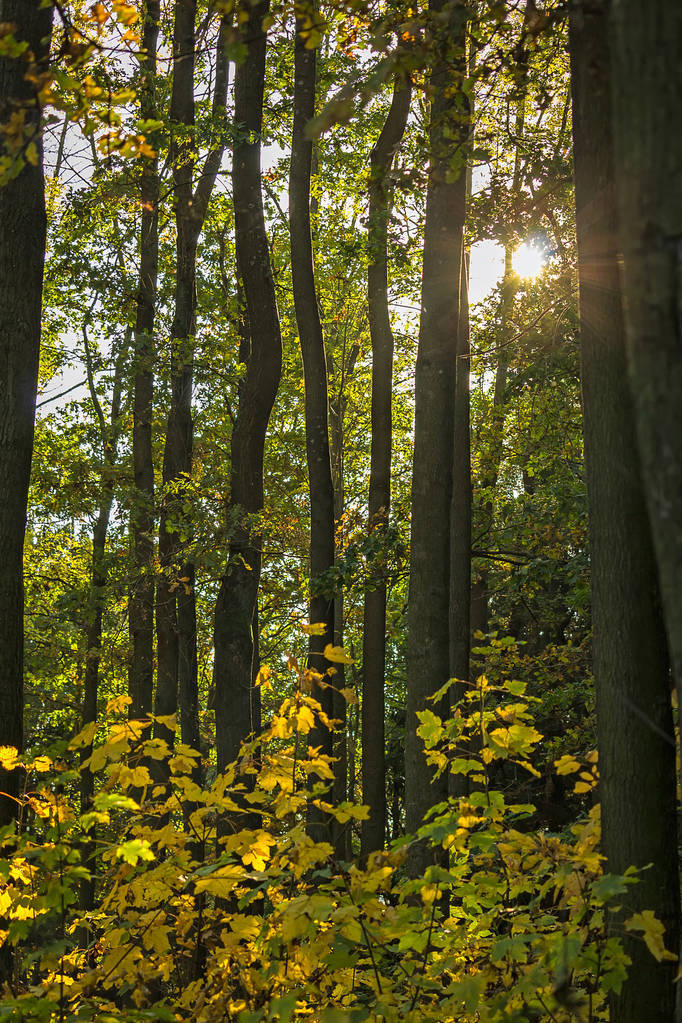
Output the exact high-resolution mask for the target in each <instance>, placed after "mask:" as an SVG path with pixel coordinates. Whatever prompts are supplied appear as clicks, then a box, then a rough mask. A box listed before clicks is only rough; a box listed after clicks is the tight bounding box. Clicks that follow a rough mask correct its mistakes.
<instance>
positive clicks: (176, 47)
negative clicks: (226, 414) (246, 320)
mask: <svg viewBox="0 0 682 1023" xmlns="http://www.w3.org/2000/svg"><path fill="white" fill-rule="evenodd" d="M195 20H196V0H176V4H175V22H174V26H173V89H172V93H171V111H170V114H171V131H172V133H173V134H172V138H171V162H172V167H173V185H174V206H175V224H176V230H177V242H176V270H175V315H174V317H173V324H172V328H171V402H170V409H169V413H168V425H167V428H166V442H165V446H164V453H163V485H164V498H163V506H162V508H161V524H160V527H159V561H160V562H161V566H162V568H163V574H162V575H161V576H160V577H159V582H158V586H157V601H156V632H157V639H158V678H157V684H156V700H155V704H154V712H155V714H157V715H171V714H174V713H175V712H176V711H177V708H178V682H179V665H180V658H181V653H180V634H179V630H178V603H179V601H180V595H181V594H182V596H184V597H188V596H189V594H188V593H187V592H186V589H185V587H186V586H187V585H188V584H187V583H186V582H184V581H183V582H181V581H180V580H185V579H186V578H187V576H186V575H185V573H184V572H183V571H182V565H181V547H182V545H183V541H184V543H186V542H187V537H186V536H182V532H181V531H182V527H183V526H185V525H186V517H185V516H184V515H183V514H182V511H181V507H182V498H183V490H184V488H183V486H182V481H183V479H184V478H186V477H187V476H188V475H189V474H190V473H191V471H192V443H193V426H192V380H193V372H194V367H193V360H194V331H195V324H196V317H195V310H196V250H197V241H198V237H199V231H198V230H197V228H196V225H195V214H194V209H193V202H192V200H193V195H192V174H193V159H194V158H193V146H194V65H195V52H194V50H195V39H194V35H195ZM191 592H192V593H193V591H191ZM183 640H184V643H185V646H186V645H187V641H188V637H187V635H184V636H183ZM190 642H191V640H190ZM182 656H183V662H184V663H185V664H186V663H187V660H188V659H189V660H190V661H191V660H192V659H193V658H196V653H194V654H193V653H192V651H191V650H188V649H183V651H182ZM154 731H155V734H156V735H158V736H160V737H162V738H164V739H166V741H167V742H168V743H169V745H172V743H173V739H174V733H173V732H172V730H171V729H167V728H165V727H164V726H161V725H158V724H157V725H156V726H155V730H154Z"/></svg>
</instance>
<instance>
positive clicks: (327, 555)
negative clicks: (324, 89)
mask: <svg viewBox="0 0 682 1023" xmlns="http://www.w3.org/2000/svg"><path fill="white" fill-rule="evenodd" d="M313 16H314V15H313ZM316 59H317V50H316V49H315V48H308V47H307V46H306V35H305V25H304V22H303V20H302V19H301V18H297V19H296V41H295V51H294V125H293V135H292V143H291V164H290V172H289V226H290V235H291V274H292V283H293V292H294V306H295V310H296V323H297V326H298V334H299V338H300V342H301V354H302V356H303V374H304V378H305V431H306V454H307V460H308V480H309V487H310V612H309V613H310V621H311V622H316V623H320V622H322V623H324V625H325V630H324V633H323V634H322V635H320V636H317V635H312V636H311V637H310V645H309V653H308V664H309V667H310V668H311V669H313V670H314V671H316V672H320V673H325V672H326V671H327V669H328V668H329V664H328V662H327V661H326V659H325V657H324V649H325V646H326V645H327V644H332V645H333V643H334V598H333V595H332V594H331V592H330V590H329V586H330V583H329V581H328V578H327V581H326V582H324V583H322V582H321V581H320V577H321V576H323V575H324V574H325V573H327V575H328V574H329V571H330V569H333V567H334V485H333V481H332V470H331V458H330V450H329V427H328V391H327V360H326V353H325V346H324V337H323V334H322V323H321V320H320V311H319V307H318V300H317V290H316V287H315V272H314V265H313V246H312V234H311V229H310V174H311V162H312V150H313V144H312V141H311V140H310V139H308V138H306V134H305V127H306V124H307V123H308V122H309V121H311V120H312V118H313V117H314V115H315V78H316ZM316 697H317V699H318V700H319V702H320V705H321V707H322V710H323V711H324V712H325V714H327V716H328V717H329V718H332V717H333V715H334V703H333V691H332V689H331V688H322V687H317V689H316ZM311 745H313V746H321V747H322V750H323V752H324V753H328V754H331V753H332V734H331V732H330V731H329V729H328V728H326V727H325V726H324V725H322V724H319V725H317V727H316V728H315V730H314V735H313V736H312V738H311ZM310 825H311V833H314V834H315V836H316V837H318V838H320V839H322V838H324V837H327V838H328V837H329V835H328V834H327V833H326V831H327V825H328V822H325V821H323V820H321V819H319V820H318V819H317V815H316V811H314V810H313V809H311V811H310Z"/></svg>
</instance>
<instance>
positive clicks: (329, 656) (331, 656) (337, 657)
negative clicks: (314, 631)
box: [324, 643, 355, 664]
mask: <svg viewBox="0 0 682 1023" xmlns="http://www.w3.org/2000/svg"><path fill="white" fill-rule="evenodd" d="M324 656H325V659H326V660H328V661H331V662H332V664H354V663H355V662H354V661H353V658H352V657H349V656H348V654H347V653H346V651H345V650H344V649H343V647H342V646H332V644H331V643H327V645H326V647H325V648H324Z"/></svg>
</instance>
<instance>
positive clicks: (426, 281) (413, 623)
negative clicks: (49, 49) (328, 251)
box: [405, 0, 466, 873]
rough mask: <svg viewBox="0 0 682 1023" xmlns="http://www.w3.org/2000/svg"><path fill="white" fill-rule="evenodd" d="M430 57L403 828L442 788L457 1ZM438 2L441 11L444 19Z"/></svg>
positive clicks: (456, 272) (416, 864) (436, 17)
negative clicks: (427, 735) (423, 736)
mask: <svg viewBox="0 0 682 1023" xmlns="http://www.w3.org/2000/svg"><path fill="white" fill-rule="evenodd" d="M429 10H430V12H431V15H432V18H433V23H434V25H435V24H438V30H437V35H436V38H435V40H434V52H435V62H434V65H433V71H432V73H431V90H432V99H431V125H430V130H429V142H430V149H431V161H430V169H429V184H428V191H427V199H426V224H425V231H424V265H423V271H422V310H421V322H420V328H419V350H418V354H417V371H416V380H415V435H414V470H413V476H412V541H411V552H410V593H409V605H408V646H407V666H408V688H407V708H406V725H405V808H406V815H407V828H408V831H414V830H416V828H418V827H419V825H420V823H421V821H422V818H423V816H424V814H425V813H426V811H427V810H428V809H429V808H430V807H431V806H432V805H433V804H434V803H437V802H438V801H439V800H441V799H443V798H445V797H446V796H447V792H448V781H447V777H445V776H441V777H440V778H438V779H436V780H434V779H433V778H432V772H431V769H430V768H429V767H428V766H427V764H426V760H425V757H424V753H423V744H422V742H421V740H420V739H419V737H418V736H417V734H416V729H417V727H418V725H419V721H418V718H417V713H418V712H419V711H421V710H423V709H425V708H426V707H427V706H429V708H430V709H433V710H435V711H436V712H438V711H439V710H440V711H442V712H443V713H447V707H445V706H444V707H442V708H439V707H434V706H433V705H432V704H428V702H427V701H428V697H429V695H430V694H431V693H433V692H435V690H436V689H438V688H439V687H440V686H442V685H443V683H444V682H445V681H446V680H447V679H448V677H449V672H450V641H449V608H450V505H451V500H452V444H453V425H454V418H453V417H454V389H455V367H456V353H457V338H458V333H459V321H460V274H461V266H462V241H463V229H464V213H465V206H466V159H465V148H464V146H463V145H461V144H460V145H458V140H461V139H462V137H463V125H462V119H461V113H460V112H459V111H458V109H457V106H456V104H455V103H454V102H453V92H455V91H457V92H460V90H461V85H462V79H463V76H464V74H465V69H466V61H465V55H464V39H465V23H466V8H465V7H464V6H463V5H462V4H460V3H455V4H453V5H451V6H448V7H444V5H443V4H442V2H441V0H431V4H430V7H429ZM444 11H447V12H448V16H447V21H446V22H443V21H442V20H441V19H443V18H444ZM427 862H428V859H427V850H426V849H424V848H420V847H415V849H414V852H413V855H412V858H411V862H410V864H409V869H410V871H411V872H412V873H419V872H421V870H422V869H423V867H424V866H425V865H426V863H427Z"/></svg>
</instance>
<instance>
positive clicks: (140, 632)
mask: <svg viewBox="0 0 682 1023" xmlns="http://www.w3.org/2000/svg"><path fill="white" fill-rule="evenodd" d="M159 17H160V10H159V0H147V4H146V9H145V12H144V27H143V34H142V49H143V51H144V54H145V56H144V58H143V63H142V82H141V86H140V117H141V118H142V119H143V120H146V119H155V118H156V117H157V104H156V73H157V72H156V47H157V42H158V35H159ZM152 141H153V139H152ZM141 174H142V180H141V184H140V201H141V206H142V223H141V227H140V276H139V285H138V294H137V314H136V320H135V381H134V385H133V472H134V476H135V491H134V494H133V508H132V512H131V516H130V518H131V533H132V545H133V566H134V568H133V581H132V586H131V591H130V603H129V630H130V639H131V649H130V665H129V669H128V691H129V694H130V697H131V700H132V703H131V705H130V716H131V718H144V717H146V716H147V715H148V714H150V713H151V710H152V693H153V687H154V457H153V450H152V417H153V414H154V354H155V352H154V318H155V312H156V285H157V277H158V267H159V162H158V158H157V157H156V156H154V157H153V158H152V159H149V160H143V162H142V171H141Z"/></svg>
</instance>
